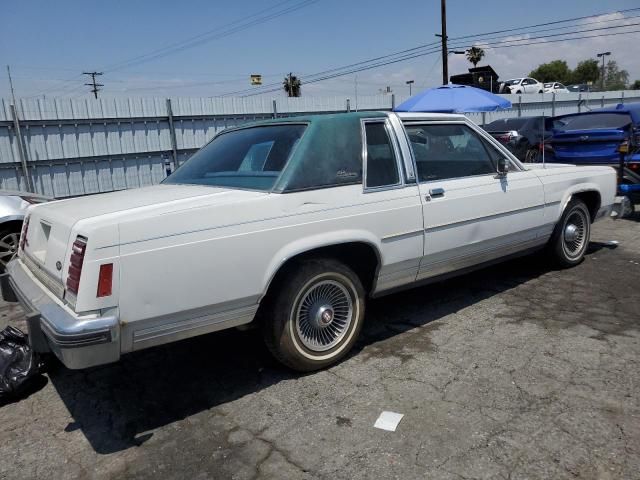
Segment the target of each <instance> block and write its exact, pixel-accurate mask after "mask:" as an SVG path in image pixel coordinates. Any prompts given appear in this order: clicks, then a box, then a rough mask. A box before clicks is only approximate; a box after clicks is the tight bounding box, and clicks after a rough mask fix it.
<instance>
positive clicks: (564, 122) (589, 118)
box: [553, 112, 631, 130]
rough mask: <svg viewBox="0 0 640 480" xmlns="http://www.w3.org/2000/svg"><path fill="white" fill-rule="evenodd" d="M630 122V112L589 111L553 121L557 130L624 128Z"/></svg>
mask: <svg viewBox="0 0 640 480" xmlns="http://www.w3.org/2000/svg"><path fill="white" fill-rule="evenodd" d="M630 123H631V117H630V116H629V114H628V113H613V112H612V113H588V114H585V115H576V116H572V117H560V118H557V119H555V120H554V121H553V128H554V129H555V130H588V129H592V128H593V129H599V128H624V127H626V126H627V125H629V124H630Z"/></svg>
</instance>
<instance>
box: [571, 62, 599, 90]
mask: <svg viewBox="0 0 640 480" xmlns="http://www.w3.org/2000/svg"><path fill="white" fill-rule="evenodd" d="M599 77H600V67H599V66H598V61H597V60H595V59H589V60H583V61H582V62H579V63H578V66H577V67H576V68H575V70H574V71H573V73H572V75H571V83H585V84H591V83H595V82H597V81H598V78H599Z"/></svg>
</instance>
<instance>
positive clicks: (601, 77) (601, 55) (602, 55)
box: [598, 52, 611, 92]
mask: <svg viewBox="0 0 640 480" xmlns="http://www.w3.org/2000/svg"><path fill="white" fill-rule="evenodd" d="M608 55H611V52H602V53H599V54H598V58H600V57H602V73H601V74H600V90H602V91H603V92H604V57H606V56H608Z"/></svg>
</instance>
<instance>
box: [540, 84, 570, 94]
mask: <svg viewBox="0 0 640 480" xmlns="http://www.w3.org/2000/svg"><path fill="white" fill-rule="evenodd" d="M544 93H569V89H568V88H567V87H565V86H564V85H563V84H561V83H560V82H548V83H545V84H544Z"/></svg>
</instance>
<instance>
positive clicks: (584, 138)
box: [580, 135, 589, 142]
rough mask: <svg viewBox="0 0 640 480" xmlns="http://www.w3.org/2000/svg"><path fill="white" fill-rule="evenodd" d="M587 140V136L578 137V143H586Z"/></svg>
mask: <svg viewBox="0 0 640 480" xmlns="http://www.w3.org/2000/svg"><path fill="white" fill-rule="evenodd" d="M587 140H589V135H582V136H581V137H580V141H581V142H586V141H587Z"/></svg>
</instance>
